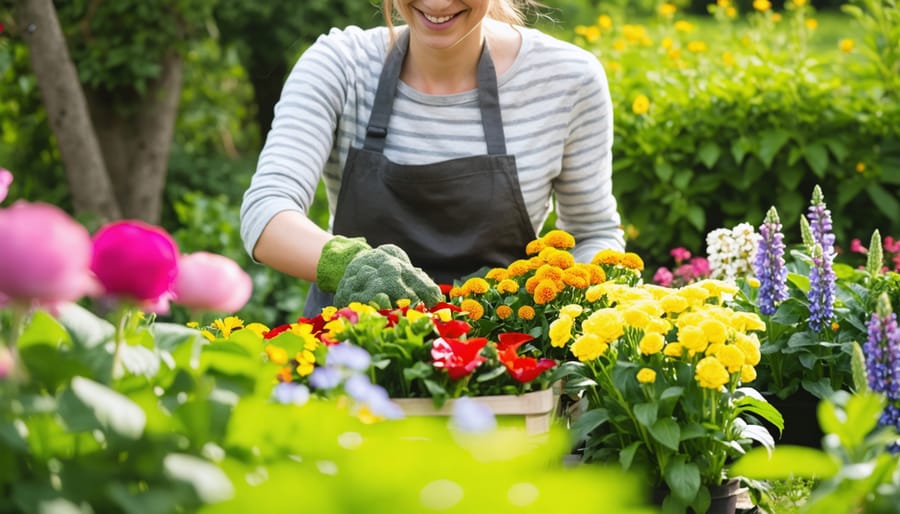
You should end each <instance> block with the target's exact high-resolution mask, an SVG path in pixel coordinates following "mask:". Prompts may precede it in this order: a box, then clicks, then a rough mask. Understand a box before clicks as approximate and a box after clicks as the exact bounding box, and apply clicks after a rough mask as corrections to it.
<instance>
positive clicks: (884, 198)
mask: <svg viewBox="0 0 900 514" xmlns="http://www.w3.org/2000/svg"><path fill="white" fill-rule="evenodd" d="M866 192H867V193H869V198H871V199H872V203H874V204H875V206H876V207H878V210H879V211H881V213H882V214H884V215H885V217H886V218H887V219H889V220H896V219H900V201H898V200H897V197H896V196H895V195H893V194H891V193H889V192H887V191H885V189H884V188H883V187H881V186H880V185H878V184H871V185H870V186H869V187H867V188H866Z"/></svg>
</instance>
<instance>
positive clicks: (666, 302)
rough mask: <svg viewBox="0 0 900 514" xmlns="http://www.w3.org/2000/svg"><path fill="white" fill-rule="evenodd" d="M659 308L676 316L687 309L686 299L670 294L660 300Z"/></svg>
mask: <svg viewBox="0 0 900 514" xmlns="http://www.w3.org/2000/svg"><path fill="white" fill-rule="evenodd" d="M659 303H660V307H662V309H663V310H664V311H666V312H668V313H670V314H678V313H679V312H682V311H684V310H685V309H687V308H688V302H687V299H686V298H685V297H683V296H681V295H678V294H670V295H667V296H666V297H664V298H662V299H661V300H660V302H659Z"/></svg>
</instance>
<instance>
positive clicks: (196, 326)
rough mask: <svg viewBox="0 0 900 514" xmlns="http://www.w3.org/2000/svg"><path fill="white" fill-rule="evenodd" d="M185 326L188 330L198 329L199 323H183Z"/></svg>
mask: <svg viewBox="0 0 900 514" xmlns="http://www.w3.org/2000/svg"><path fill="white" fill-rule="evenodd" d="M185 326H187V327H188V328H200V323H197V322H196V321H188V322H187V323H185Z"/></svg>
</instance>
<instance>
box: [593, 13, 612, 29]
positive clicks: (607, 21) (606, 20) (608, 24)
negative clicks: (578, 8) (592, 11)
mask: <svg viewBox="0 0 900 514" xmlns="http://www.w3.org/2000/svg"><path fill="white" fill-rule="evenodd" d="M597 25H600V28H601V29H604V30H606V29H609V28H612V25H613V22H612V18H610V16H609V15H608V14H601V15H600V16H598V17H597Z"/></svg>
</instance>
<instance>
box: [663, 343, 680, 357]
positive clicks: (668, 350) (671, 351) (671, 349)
mask: <svg viewBox="0 0 900 514" xmlns="http://www.w3.org/2000/svg"><path fill="white" fill-rule="evenodd" d="M663 355H665V356H666V357H675V358H681V357H682V356H684V346H682V345H681V343H669V344H667V345H666V347H665V348H663Z"/></svg>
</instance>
